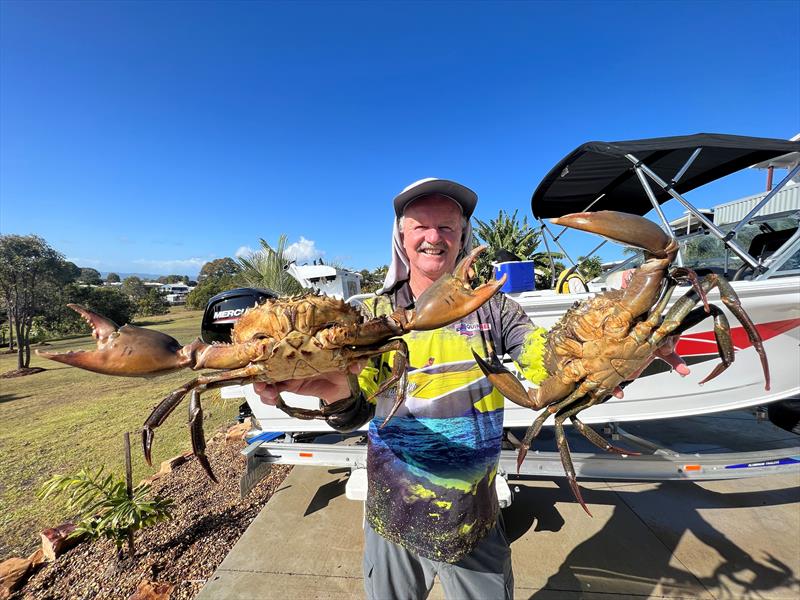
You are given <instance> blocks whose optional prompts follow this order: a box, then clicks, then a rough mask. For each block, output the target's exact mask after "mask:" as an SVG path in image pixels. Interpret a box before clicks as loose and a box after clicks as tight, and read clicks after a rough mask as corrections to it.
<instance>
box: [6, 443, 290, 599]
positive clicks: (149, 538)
mask: <svg viewBox="0 0 800 600" xmlns="http://www.w3.org/2000/svg"><path fill="white" fill-rule="evenodd" d="M242 447H243V442H236V443H232V444H231V443H228V444H226V443H225V438H224V436H223V435H222V434H217V435H216V436H215V437H214V439H212V440H210V442H209V445H208V449H207V453H208V457H209V460H210V462H211V466H212V468H213V469H214V473H215V475H216V476H217V478H218V479H219V484H217V485H215V484H213V483H212V482H210V481H209V480H208V478H207V477H206V475H205V473H204V472H203V470H202V468H201V467H200V465H199V464H198V463H197V461H196V460H189V461H188V462H187V463H185V464H183V465H180V466H178V467H177V468H176V469H175V470H174V471H173V472H172V473H169V474H167V475H164V476H162V477H161V478H160V479H157V480H156V481H154V482H153V490H152V491H153V493H156V492H158V493H160V494H162V495H163V496H167V497H169V498H172V499H173V500H174V501H175V505H174V509H173V518H172V519H171V520H170V521H167V522H164V523H160V524H158V525H156V526H154V527H152V528H150V529H147V530H144V531H141V532H139V533H137V534H136V540H135V543H136V553H135V556H134V557H133V559H130V558H126V559H125V560H123V561H122V562H121V563H119V564H118V563H117V561H116V559H115V556H116V548H115V546H114V544H113V543H112V542H110V541H107V540H103V541H99V542H84V543H81V544H79V545H78V546H76V547H75V548H73V549H72V550H70V551H69V552H67V553H66V554H65V555H63V556H61V557H59V558H58V559H57V560H56V561H55V562H54V563H52V564H48V565H45V566H44V567H42V568H41V569H40V570H39V571H38V572H37V573H36V574H35V575H34V576H33V577H31V578H30V580H29V581H28V583H27V584H26V585H25V586H24V587H23V588H22V589H21V590H19V591H18V592H16V593H15V594H14V595H13V596H12V599H21V598H26V599H27V598H31V599H32V598H36V599H53V600H55V599H59V600H60V599H62V598H76V599H77V598H80V599H82V598H86V599H87V600H88V599H89V598H92V599H94V598H97V599H103V598H108V599H111V598H114V599H120V598H122V599H124V598H128V597H129V596H130V595H132V594H133V593H134V592H135V591H136V588H137V586H138V585H139V583H140V582H142V581H143V580H149V581H157V582H166V583H169V584H172V585H173V586H174V587H173V589H172V593H171V594H170V596H169V598H170V599H171V600H178V599H188V598H194V596H196V595H197V593H198V592H199V591H200V589H201V588H202V587H203V585H204V584H205V582H206V580H207V579H208V578H209V577H210V576H211V575H212V573H213V572H214V571H215V570H216V568H217V566H218V565H219V564H220V563H221V562H222V559H223V558H225V556H226V555H227V554H228V552H229V551H230V549H231V547H233V545H234V544H235V543H236V541H237V540H238V539H239V537H240V536H241V534H242V533H243V532H244V530H245V529H246V528H247V527H248V525H250V523H251V522H252V520H253V519H254V518H255V517H256V515H257V514H258V512H259V511H260V510H261V508H262V507H263V506H264V504H266V502H267V501H268V500H269V498H270V497H271V496H272V494H273V493H275V491H276V490H277V489H278V488H279V487H280V485H281V483H282V482H283V480H284V478H285V477H286V476H287V475H288V473H289V471H290V470H291V467H289V466H285V465H278V466H274V467H272V469H271V471H270V472H269V473H268V475H267V476H266V477H265V478H264V479H263V480H262V481H261V482H260V483H259V484H258V485H257V486H256V487H255V488H254V489H253V490H252V491H251V492H250V494H248V496H247V497H246V498H245V499H243V500H241V499H240V498H239V478H240V477H241V475H242V473H243V472H244V469H245V459H244V457H243V456H242V455H241V453H240V450H241V449H242Z"/></svg>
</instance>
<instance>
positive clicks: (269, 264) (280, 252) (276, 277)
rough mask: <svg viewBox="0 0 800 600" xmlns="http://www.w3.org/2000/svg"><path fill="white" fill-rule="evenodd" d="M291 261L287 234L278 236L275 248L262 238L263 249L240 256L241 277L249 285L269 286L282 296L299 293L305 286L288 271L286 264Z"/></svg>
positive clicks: (268, 287)
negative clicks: (287, 253) (287, 247)
mask: <svg viewBox="0 0 800 600" xmlns="http://www.w3.org/2000/svg"><path fill="white" fill-rule="evenodd" d="M291 262H292V261H291V259H290V258H289V257H288V256H287V255H286V236H285V235H281V236H280V237H279V238H278V244H277V246H275V248H273V247H272V246H270V245H269V244H268V243H267V241H266V240H264V239H263V238H262V239H261V250H258V251H256V252H253V253H252V254H250V255H249V256H247V257H241V258H239V265H240V266H241V268H242V270H241V273H240V274H239V277H240V278H241V279H242V281H244V282H245V283H246V284H247V285H250V286H253V287H261V288H267V289H270V290H272V291H273V292H276V293H277V294H279V295H281V296H291V295H292V294H299V293H301V292H302V291H303V286H301V285H300V283H299V282H298V281H297V280H296V279H295V278H294V277H292V276H291V275H289V273H287V272H286V266H287V265H289V264H290V263H291Z"/></svg>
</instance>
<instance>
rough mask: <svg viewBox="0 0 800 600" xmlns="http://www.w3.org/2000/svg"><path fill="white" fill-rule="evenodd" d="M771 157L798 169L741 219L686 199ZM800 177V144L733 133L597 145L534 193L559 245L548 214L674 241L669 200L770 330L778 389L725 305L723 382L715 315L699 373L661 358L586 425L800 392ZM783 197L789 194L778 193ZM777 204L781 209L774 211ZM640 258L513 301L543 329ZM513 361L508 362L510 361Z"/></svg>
mask: <svg viewBox="0 0 800 600" xmlns="http://www.w3.org/2000/svg"><path fill="white" fill-rule="evenodd" d="M770 161H775V162H774V164H776V165H779V166H782V167H786V166H788V167H789V173H788V174H787V175H786V177H785V178H784V179H783V180H782V181H781V182H780V183H779V184H778V185H777V186H775V188H773V189H772V190H769V191H768V192H766V193H764V194H760V195H756V196H753V197H749V198H745V199H744V200H746V202H744V203H743V204H742V203H741V202H740V203H739V204H740V206H739V207H738V209H737V210H738V212H737V211H734V210H728V211H727V212H726V211H715V212H717V213H718V214H727V215H728V218H729V219H730V215H732V214H736V215H738V217H737V218H736V219H734V220H732V221H730V222H726V223H721V222H720V221H719V220H717V222H714V221H713V220H712V219H711V218H710V217H709V214H708V212H707V211H703V210H699V209H697V208H695V207H694V206H693V205H692V204H691V203H689V202H688V201H687V200H686V199H685V198H684V197H683V194H685V193H687V192H689V191H691V190H694V189H696V188H698V187H700V186H703V185H705V184H708V183H710V182H713V181H716V180H718V179H720V178H722V177H725V176H728V175H730V174H733V173H736V172H738V171H740V170H742V169H745V168H748V167H751V166H753V165H762V166H763V165H769V164H770ZM798 173H800V142H796V141H787V140H779V139H769V138H755V137H744V136H733V135H724V134H696V135H687V136H678V137H669V138H651V139H643V140H629V141H623V142H588V143H586V144H582V145H581V146H579V147H578V148H577V149H575V150H574V151H573V152H571V153H570V154H569V155H567V156H566V157H565V158H563V159H562V160H561V161H559V162H558V163H557V164H556V165H555V166H554V167H553V168H552V169H551V170H550V172H549V173H548V174H547V175H546V176H545V178H544V179H543V180H542V182H541V183H540V184H539V186H538V187H537V188H536V190H535V191H534V193H533V196H532V199H531V208H532V211H533V215H534V217H535V218H536V219H538V220H539V222H540V223H541V226H542V228H543V231H545V232H548V233H550V234H553V235H552V239H554V241H555V242H556V244H558V234H555V233H554V232H552V231H550V229H549V227H550V226H549V225H548V224H547V223H546V222H545V219H546V218H548V217H558V216H561V215H564V214H567V213H573V212H583V211H596V210H617V211H623V212H628V213H632V214H636V215H640V216H642V215H645V214H647V213H649V212H650V211H651V210H653V211H654V212H655V214H656V218H657V219H658V220H659V221H660V223H661V225H662V227H663V228H664V229H665V231H667V232H669V234H670V235H671V236H673V237H677V236H676V234H675V232H674V231H673V229H672V227H671V226H670V223H669V222H668V221H667V219H666V217H665V216H664V213H663V210H662V208H661V205H662V204H663V203H664V202H667V201H676V202H680V203H681V204H682V205H683V206H684V207H685V208H686V210H687V212H688V215H689V218H690V220H693V221H694V223H695V225H694V228H692V227H686V229H688V230H690V232H691V233H692V235H690V236H687V237H686V239H683V242H684V244H685V243H687V242H688V241H689V240H690V239H692V238H694V237H695V236H697V235H701V236H702V235H705V236H712V237H711V238H710V239H716V240H718V241H719V244H720V247H721V248H723V249H724V253H723V254H724V255H723V257H722V259H721V260H722V262H721V263H718V262H713V261H705V263H703V262H702V261H701V263H700V264H693V265H692V266H694V267H695V268H696V269H697V270H698V271H699V272H700V274H701V275H702V274H704V273H711V272H716V273H719V274H721V275H723V276H726V277H727V278H728V279H729V280H730V281H731V285H732V286H733V288H734V289H735V291H736V293H737V294H738V295H739V297H740V298H741V301H742V304H743V306H744V308H745V310H746V311H747V313H748V314H749V315H750V316H751V318H752V319H753V321H754V323H755V324H756V327H757V328H758V330H759V332H760V333H761V336H762V338H763V340H764V347H765V349H766V353H767V356H768V358H769V364H770V371H771V374H772V380H771V386H770V387H769V389H765V382H764V377H763V374H762V370H761V366H760V362H759V359H758V355H757V354H756V352H755V350H754V349H753V348H752V346H751V344H750V342H749V340H748V338H747V336H746V335H745V333H744V331H743V329H742V327H741V325H740V324H739V323H738V321H737V320H736V319H735V318H734V317H733V316H732V315H731V314H730V313H728V311H727V309H724V307H723V309H724V311H725V312H726V313H727V316H728V318H729V321H730V323H731V328H732V338H733V342H734V346H735V349H736V360H735V362H734V364H733V365H731V367H730V368H729V369H727V370H726V371H725V372H724V374H723V375H721V376H719V377H717V378H715V379H713V380H711V381H709V382H707V383H705V384H703V385H701V384H700V381H701V380H702V379H703V378H705V376H706V375H707V374H708V373H709V372H710V371H711V370H712V368H713V366H714V365H715V364H716V362H717V361H718V360H719V357H718V354H717V350H716V342H715V339H714V333H713V322H712V320H711V319H707V320H705V321H702V322H701V323H699V324H698V325H697V326H695V327H694V328H692V329H690V330H688V331H686V332H685V333H684V334H683V335H682V336H681V338H680V341H679V343H678V346H677V351H678V353H679V354H680V355H681V356H683V357H684V359H685V360H686V362H687V364H688V365H689V366H690V368H691V374H690V375H688V376H687V377H685V378H684V377H680V376H679V375H677V374H676V373H673V372H671V371H670V369H669V368H668V367H667V365H666V364H664V363H661V362H660V361H654V362H653V363H652V364H651V365H650V366H649V367H648V368H647V369H646V370H645V371H644V373H642V375H641V376H640V377H639V378H637V379H636V380H635V381H633V382H631V383H630V384H629V385H628V386H627V387H626V388H625V391H624V392H625V393H624V397H623V398H621V399H619V398H611V399H610V400H609V401H607V402H605V403H603V404H600V405H597V406H594V407H591V408H589V409H587V410H585V411H584V412H582V413H581V419H582V420H583V421H584V422H586V423H624V422H630V421H641V420H651V419H665V418H672V417H685V416H691V415H705V414H711V413H715V412H721V411H729V410H733V409H738V408H745V407H752V406H761V405H765V404H768V403H771V402H775V401H778V400H782V399H785V398H791V397H794V396H797V395H798V394H800V368H798V365H800V229H799V228H798V225H800V203H798V204H797V205H793V204H791V201H790V202H789V204H785V203H784V202H783V200H785V198H786V197H787V196H789V197H796V198H798V199H800V185H797V184H792V185H787V184H789V183H791V182H792V181H793V179H794V178H797V176H798ZM782 191H783V192H784V195H783V196H779V194H781V192H782ZM731 204H734V203H731ZM775 206H778V207H779V208H781V209H782V210H778V211H774V210H772V209H771V208H770V207H775ZM743 207H744V208H743ZM771 211H772V212H771ZM714 216H715V217H716V215H714ZM776 221H780V222H781V223H782V225H781V226H780V229H775V227H773V226H771V225H770V223H774V222H776ZM754 227H755V228H757V231H758V233H757V235H754V236H753V235H750V236H748V237H749V238H751V239H750V242H749V244H748V248H745V247H744V246H743V244H742V243H740V240H741V238H742V237H744V236H743V235H742V232H745V231H746V230H747V228H750V229H752V228H754ZM737 234H739V236H740V238H739V240H738V241H737ZM559 247H560V246H559ZM685 247H686V246H685V245H684V248H685ZM561 250H562V251H563V250H564V249H563V248H561ZM689 258H690V257H689V256H688V255H687V253H686V252H682V253H681V255H680V256H679V258H678V261H677V264H686V265H687V266H688V265H689V264H690V260H689ZM635 260H636V258H635V257H633V258H632V259H631V261H630V262H627V263H624V264H622V265H620V266H619V267H618V269H617V270H616V271H615V272H614V273H611V274H610V275H609V276H607V277H605V278H604V279H603V280H601V281H595V282H592V287H591V288H590V289H593V290H594V292H591V291H590V292H589V293H581V294H558V293H556V292H555V291H553V290H532V291H524V292H517V293H514V294H509V295H510V296H511V297H513V298H514V299H515V300H516V301H517V302H519V303H520V305H521V306H522V307H523V309H524V310H525V312H526V313H527V314H528V315H529V316H530V317H531V319H532V320H533V321H534V322H535V323H537V324H540V325H542V326H543V327H546V328H550V327H552V325H553V324H555V322H556V321H557V320H558V319H559V318H560V317H561V316H562V315H563V314H564V313H565V312H566V310H567V309H568V308H569V307H570V306H572V305H573V304H574V303H575V302H576V301H581V300H584V299H586V298H589V297H590V296H591V295H592V293H595V292H597V291H601V290H603V289H608V288H609V287H614V286H615V285H618V284H619V283H620V282H621V277H619V276H618V275H620V274H621V273H623V272H624V271H625V270H626V269H628V268H631V267H632V266H633V265H634V264H635ZM639 260H641V259H639ZM686 291H687V288H678V290H676V292H675V294H674V295H673V302H674V301H676V300H677V299H678V298H679V297H680V296H681V295H683V293H684V292H686ZM356 299H357V298H356ZM708 299H709V302H712V303H715V304H718V305H720V306H721V307H722V305H721V303H720V302H719V294H718V292H717V291H716V290H713V291H712V292H710V293H709V295H708ZM505 361H506V362H508V363H509V364H510V365H511V361H510V359H508V358H507V357H506V358H505ZM525 385H529V384H527V383H525ZM222 393H223V397H226V398H235V397H242V396H244V397H245V398H246V399H247V403H248V404H249V407H250V409H251V410H252V413H253V417H254V419H255V420H256V421H257V424H258V427H259V428H260V429H261V430H263V431H264V432H325V431H330V428H329V427H328V426H327V424H326V423H325V422H324V421H303V420H299V419H293V418H290V417H289V416H288V415H286V414H285V413H283V412H282V411H279V410H277V409H275V408H274V407H271V406H266V405H264V404H263V403H261V401H260V399H259V397H258V396H257V395H256V394H255V393H254V392H253V390H252V386H244V387H239V386H232V387H228V388H224V389H223V391H222ZM285 399H286V401H287V403H289V404H291V405H293V406H299V407H304V408H318V407H319V400H318V399H317V398H312V397H307V396H300V395H297V394H289V393H286V394H285ZM505 408H506V410H505V417H504V426H505V427H506V428H514V427H527V426H528V425H530V424H531V421H532V413H531V411H530V410H529V409H526V408H522V407H519V406H517V405H515V404H513V403H511V402H510V401H506V407H505ZM551 421H552V417H551V420H550V422H551ZM546 424H547V423H546ZM364 428H366V426H365V427H364Z"/></svg>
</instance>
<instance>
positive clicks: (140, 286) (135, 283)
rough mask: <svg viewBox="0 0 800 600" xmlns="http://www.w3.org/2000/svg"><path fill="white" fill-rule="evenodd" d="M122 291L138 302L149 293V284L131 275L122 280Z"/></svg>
mask: <svg viewBox="0 0 800 600" xmlns="http://www.w3.org/2000/svg"><path fill="white" fill-rule="evenodd" d="M122 291H123V292H124V293H125V294H127V295H128V296H130V298H131V299H132V300H133V301H134V302H138V301H139V300H141V299H142V298H144V297H145V296H146V295H147V286H146V285H145V284H144V282H143V281H142V280H141V279H139V278H138V277H136V276H135V275H131V276H130V277H126V278H125V279H123V280H122Z"/></svg>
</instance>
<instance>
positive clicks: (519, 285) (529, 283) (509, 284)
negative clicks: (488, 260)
mask: <svg viewBox="0 0 800 600" xmlns="http://www.w3.org/2000/svg"><path fill="white" fill-rule="evenodd" d="M504 274H505V275H508V279H506V282H505V283H504V284H503V287H501V288H500V290H501V291H503V292H505V293H506V294H513V293H515V292H528V291H530V290H535V289H536V279H535V278H534V275H533V261H532V260H518V261H512V262H501V263H494V278H495V279H500V278H501V277H502V276H503V275H504Z"/></svg>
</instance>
